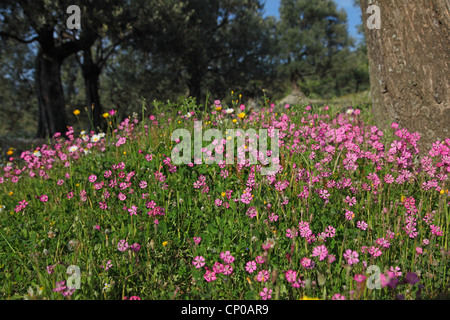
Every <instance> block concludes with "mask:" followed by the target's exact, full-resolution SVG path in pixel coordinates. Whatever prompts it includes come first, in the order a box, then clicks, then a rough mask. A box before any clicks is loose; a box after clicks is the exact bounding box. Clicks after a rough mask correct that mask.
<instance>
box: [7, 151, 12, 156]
mask: <svg viewBox="0 0 450 320" xmlns="http://www.w3.org/2000/svg"><path fill="white" fill-rule="evenodd" d="M13 153H14V151H12V150H8V151H7V152H6V154H7V155H8V156H12V155H13Z"/></svg>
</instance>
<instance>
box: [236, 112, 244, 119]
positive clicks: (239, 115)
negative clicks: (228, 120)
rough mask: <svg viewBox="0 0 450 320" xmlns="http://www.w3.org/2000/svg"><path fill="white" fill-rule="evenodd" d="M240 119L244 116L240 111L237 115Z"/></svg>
mask: <svg viewBox="0 0 450 320" xmlns="http://www.w3.org/2000/svg"><path fill="white" fill-rule="evenodd" d="M237 116H238V117H239V118H240V119H244V118H245V113H243V112H241V113H239V114H238V115H237Z"/></svg>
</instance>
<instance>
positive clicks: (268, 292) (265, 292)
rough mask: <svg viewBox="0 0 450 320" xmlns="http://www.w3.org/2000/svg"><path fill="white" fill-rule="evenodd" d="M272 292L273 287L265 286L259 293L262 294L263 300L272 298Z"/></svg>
mask: <svg viewBox="0 0 450 320" xmlns="http://www.w3.org/2000/svg"><path fill="white" fill-rule="evenodd" d="M271 294H272V289H267V288H266V287H264V289H263V290H262V291H261V292H260V293H259V295H260V296H261V298H262V299H263V300H267V299H270V298H272V296H271Z"/></svg>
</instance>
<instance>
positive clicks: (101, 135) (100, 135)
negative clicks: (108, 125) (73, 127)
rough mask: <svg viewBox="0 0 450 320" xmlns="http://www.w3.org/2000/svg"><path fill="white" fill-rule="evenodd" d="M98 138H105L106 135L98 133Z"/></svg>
mask: <svg viewBox="0 0 450 320" xmlns="http://www.w3.org/2000/svg"><path fill="white" fill-rule="evenodd" d="M98 136H99V137H100V138H104V137H105V136H106V134H105V133H104V132H100V133H99V134H98Z"/></svg>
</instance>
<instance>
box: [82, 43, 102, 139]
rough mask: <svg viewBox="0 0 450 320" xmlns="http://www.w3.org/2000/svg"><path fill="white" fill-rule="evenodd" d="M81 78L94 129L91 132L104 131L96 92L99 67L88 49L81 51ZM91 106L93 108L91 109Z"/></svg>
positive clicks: (100, 107)
mask: <svg viewBox="0 0 450 320" xmlns="http://www.w3.org/2000/svg"><path fill="white" fill-rule="evenodd" d="M83 54H84V56H83V64H82V71H83V78H84V86H85V90H86V101H87V106H88V108H89V110H91V119H92V122H93V125H94V127H93V128H91V130H94V131H97V130H98V129H99V128H100V129H101V130H105V123H104V121H103V122H102V121H101V115H102V105H101V104H100V95H99V90H98V84H99V77H100V73H101V69H100V67H99V66H98V65H97V64H95V63H94V61H93V60H92V55H91V50H90V48H89V49H87V50H84V51H83ZM92 106H93V108H91V107H92Z"/></svg>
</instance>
